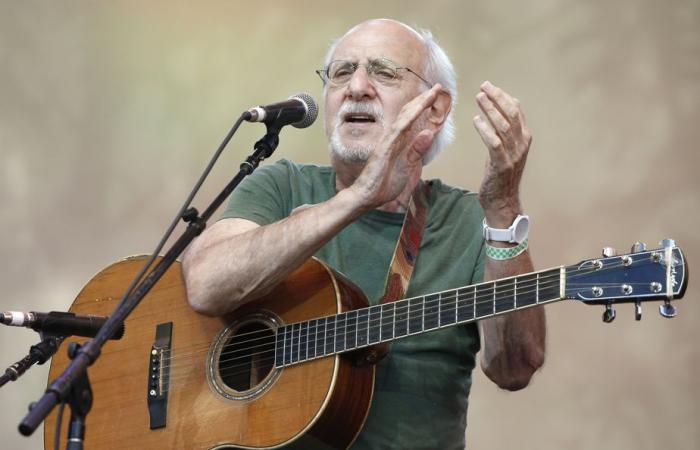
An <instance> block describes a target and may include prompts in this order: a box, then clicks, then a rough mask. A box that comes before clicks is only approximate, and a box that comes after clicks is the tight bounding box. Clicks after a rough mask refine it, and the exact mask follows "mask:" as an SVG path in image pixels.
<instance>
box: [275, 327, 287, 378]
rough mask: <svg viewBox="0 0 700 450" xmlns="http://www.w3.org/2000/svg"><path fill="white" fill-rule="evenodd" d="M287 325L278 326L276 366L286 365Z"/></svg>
mask: <svg viewBox="0 0 700 450" xmlns="http://www.w3.org/2000/svg"><path fill="white" fill-rule="evenodd" d="M285 328H286V327H285V326H281V327H278V328H277V334H276V335H275V367H278V368H279V367H282V366H284V333H285Z"/></svg>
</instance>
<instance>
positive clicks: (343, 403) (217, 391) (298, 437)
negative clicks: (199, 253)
mask: <svg viewBox="0 0 700 450" xmlns="http://www.w3.org/2000/svg"><path fill="white" fill-rule="evenodd" d="M145 261H146V258H145V257H134V258H129V259H126V260H124V261H121V262H118V263H115V264H113V265H111V266H109V267H107V268H106V269H104V270H103V271H102V272H100V273H98V274H97V275H96V276H95V277H94V278H93V279H92V280H91V281H90V282H89V283H88V284H87V285H86V286H85V288H83V290H82V292H81V293H80V294H79V295H78V297H77V299H76V300H75V302H74V303H73V305H72V306H71V308H70V311H71V312H74V313H80V314H94V315H100V316H107V315H110V314H111V313H112V311H113V310H114V308H115V307H116V305H117V303H118V301H119V299H120V298H121V296H122V295H123V294H124V292H125V290H126V288H127V286H128V285H129V283H130V282H131V280H132V279H133V278H134V277H135V275H136V273H137V272H138V271H139V270H140V269H141V267H142V265H143V264H144V263H145ZM365 306H367V300H366V297H365V296H364V294H362V292H361V291H360V290H359V289H358V288H356V287H355V286H354V285H352V284H351V283H350V282H349V281H347V280H345V279H344V278H343V277H342V276H340V275H339V274H337V273H334V272H333V271H332V270H331V269H330V268H328V267H327V266H326V265H324V264H323V263H321V262H319V261H318V260H313V259H312V260H309V261H308V262H307V263H306V264H304V265H303V266H302V267H301V268H299V269H298V270H297V271H296V272H294V273H293V274H292V275H291V276H289V277H288V278H287V279H286V280H285V281H284V282H282V283H281V284H280V285H279V286H277V287H276V288H275V290H274V291H273V292H271V293H270V294H269V295H267V296H265V297H264V298H262V299H260V300H259V301H257V302H255V303H254V304H250V305H246V306H245V307H243V308H240V309H239V310H236V311H235V313H234V314H232V315H230V316H227V317H225V318H211V317H205V316H202V315H200V314H197V313H195V312H194V311H193V310H191V309H190V307H189V305H188V304H187V300H186V293H185V286H184V283H183V280H182V275H181V271H180V265H179V264H177V263H176V264H175V265H173V266H172V267H171V268H170V270H169V271H168V272H167V273H166V274H165V276H164V277H163V278H162V279H161V280H160V281H159V282H158V283H157V284H156V286H155V287H154V288H153V289H152V290H151V292H150V293H149V294H148V295H147V296H146V297H145V299H144V300H143V301H142V302H141V304H140V305H139V306H138V307H137V308H136V309H135V310H134V311H133V313H132V314H131V315H130V316H129V318H128V319H127V321H126V330H125V334H124V337H123V338H122V339H120V340H110V341H108V342H107V344H106V345H105V346H104V348H103V350H102V355H101V356H100V358H99V359H98V360H97V362H96V363H95V364H94V365H93V366H91V367H90V368H89V370H88V374H89V378H90V383H91V386H92V390H93V399H94V400H93V406H92V409H91V411H90V413H89V414H88V416H87V424H86V436H85V448H88V449H125V450H126V449H136V448H144V449H145V448H147V449H214V448H216V449H218V448H228V447H233V448H255V449H267V448H279V447H284V448H287V447H293V448H311V443H312V441H313V442H318V441H320V442H322V443H324V444H326V445H327V446H330V447H332V448H347V447H348V446H350V445H351V443H352V442H353V441H354V439H355V438H356V436H357V434H358V433H359V431H360V429H361V428H362V425H363V424H364V421H365V419H366V416H367V412H368V410H369V405H370V402H371V399H372V390H373V386H374V367H373V366H371V365H364V366H357V365H354V364H353V363H352V360H351V359H350V358H349V357H347V356H339V355H335V356H327V357H322V358H318V359H313V360H310V361H306V362H304V363H301V364H296V365H292V366H289V367H284V368H282V369H275V367H274V364H273V363H274V358H272V359H271V358H266V357H263V356H261V355H262V354H263V353H264V352H258V353H256V352H253V353H250V352H248V354H246V352H245V350H246V349H249V348H251V346H250V345H249V342H252V341H255V340H256V339H258V340H259V341H260V342H262V341H264V340H265V339H267V340H269V338H270V334H271V333H274V330H276V327H277V326H278V325H283V324H289V323H296V322H300V321H305V320H311V319H314V318H318V317H323V316H328V315H334V314H338V313H340V312H342V311H347V310H351V309H357V308H359V307H365ZM168 323H171V324H172V325H170V326H171V328H169V327H170V326H169V325H167V324H168ZM86 340H87V339H86V338H69V339H66V341H65V342H64V343H63V345H62V346H61V348H60V349H59V351H58V352H57V353H56V355H55V356H54V357H53V361H52V363H51V370H50V374H49V380H53V379H55V378H56V377H57V376H58V375H59V374H60V373H61V372H62V371H63V370H64V369H65V367H66V366H67V364H68V362H69V360H68V357H67V355H66V349H67V343H68V342H84V341H86ZM163 347H165V348H167V350H163V349H162V348H163ZM266 350H268V351H272V352H274V346H273V347H268V348H266ZM149 397H152V400H153V399H158V401H153V404H150V402H149ZM149 406H150V407H151V410H149ZM57 410H58V408H57V409H56V410H54V412H53V413H52V414H51V415H50V416H49V418H48V419H47V421H46V423H45V427H44V443H45V448H47V449H48V448H53V445H54V431H55V426H56V419H57V415H56V414H57ZM68 416H69V413H68V409H66V413H65V415H64V418H63V426H62V428H63V430H62V431H61V439H62V442H65V439H66V435H67V422H68V419H69V417H68ZM154 421H155V423H156V426H155V427H154V429H152V426H153V422H154ZM158 422H160V424H158ZM163 425H164V426H163Z"/></svg>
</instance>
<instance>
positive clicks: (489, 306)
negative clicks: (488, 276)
mask: <svg viewBox="0 0 700 450" xmlns="http://www.w3.org/2000/svg"><path fill="white" fill-rule="evenodd" d="M494 292H495V289H494V285H493V283H485V284H479V285H477V286H476V291H475V293H474V300H475V310H476V313H475V315H474V318H475V319H481V318H482V317H488V316H491V315H493V313H494V311H495V308H496V306H495V302H494V301H493V298H494V295H495V294H494Z"/></svg>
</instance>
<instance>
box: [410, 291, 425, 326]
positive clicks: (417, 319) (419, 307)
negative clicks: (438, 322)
mask: <svg viewBox="0 0 700 450" xmlns="http://www.w3.org/2000/svg"><path fill="white" fill-rule="evenodd" d="M422 300H423V299H422V298H420V297H416V298H412V299H410V300H409V301H408V334H415V333H420V332H421V331H423V317H422V316H423V314H422V313H423V302H422Z"/></svg>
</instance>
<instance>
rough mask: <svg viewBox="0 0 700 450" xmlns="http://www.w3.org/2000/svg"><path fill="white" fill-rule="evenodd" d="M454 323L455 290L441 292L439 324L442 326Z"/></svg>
mask: <svg viewBox="0 0 700 450" xmlns="http://www.w3.org/2000/svg"><path fill="white" fill-rule="evenodd" d="M443 294H444V295H443ZM455 323H457V291H456V290H453V291H448V292H445V293H441V294H440V326H441V327H444V326H448V325H452V324H455Z"/></svg>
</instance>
